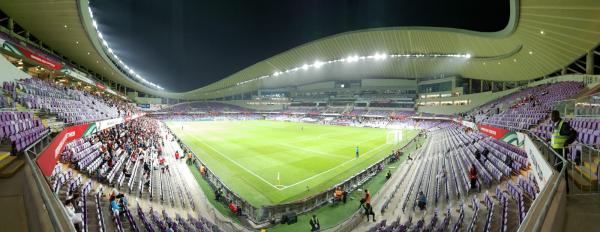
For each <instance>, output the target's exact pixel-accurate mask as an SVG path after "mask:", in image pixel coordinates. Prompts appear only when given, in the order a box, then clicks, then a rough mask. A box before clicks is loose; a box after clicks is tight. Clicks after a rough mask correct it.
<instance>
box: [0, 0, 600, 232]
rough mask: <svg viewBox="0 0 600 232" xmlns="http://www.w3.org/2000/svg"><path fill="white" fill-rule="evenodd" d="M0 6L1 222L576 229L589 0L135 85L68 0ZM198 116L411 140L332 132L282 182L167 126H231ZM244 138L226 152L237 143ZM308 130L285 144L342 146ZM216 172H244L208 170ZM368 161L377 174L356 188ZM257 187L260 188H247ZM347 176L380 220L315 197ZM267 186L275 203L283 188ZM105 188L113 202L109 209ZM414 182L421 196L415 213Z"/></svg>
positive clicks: (586, 161) (593, 138)
mask: <svg viewBox="0 0 600 232" xmlns="http://www.w3.org/2000/svg"><path fill="white" fill-rule="evenodd" d="M0 9H1V11H2V12H1V13H2V15H0V16H1V19H0V43H1V45H2V48H1V49H0V52H1V53H2V57H0V70H1V73H0V79H1V80H2V81H3V96H2V98H1V100H0V105H2V108H3V112H0V119H2V124H0V127H1V130H0V137H2V138H3V139H4V140H5V142H4V143H3V145H5V146H2V148H3V150H1V152H3V153H2V154H0V155H2V161H1V164H2V166H1V167H0V177H1V178H2V180H3V185H5V186H7V188H6V189H10V191H9V190H7V192H6V193H4V196H6V197H7V199H13V200H15V201H14V202H12V203H11V202H6V206H7V207H13V208H14V207H20V208H19V209H22V210H19V213H17V214H15V215H12V217H7V218H15V222H13V223H8V226H9V227H10V229H11V230H14V231H23V230H39V231H42V230H44V231H45V230H50V231H52V230H54V231H73V230H79V231H82V230H85V231H87V230H94V231H95V230H98V231H106V230H117V231H124V230H132V231H139V230H142V228H143V229H145V230H148V231H153V230H154V229H159V230H166V229H167V227H168V228H177V227H179V228H180V230H185V231H195V230H198V231H223V230H224V231H249V230H258V229H261V228H265V227H267V228H268V229H269V230H271V229H272V230H274V231H277V230H281V231H286V230H296V228H307V226H306V225H305V226H304V227H291V226H292V225H276V224H280V222H281V221H288V222H289V223H290V224H291V223H292V220H291V219H292V218H296V215H298V218H299V220H300V222H302V223H305V224H307V221H308V218H309V214H311V213H315V212H319V213H321V214H320V216H321V217H324V218H327V219H331V220H332V221H333V222H325V223H323V224H324V225H326V227H325V229H328V230H331V231H351V230H355V231H367V230H369V231H388V230H408V229H411V228H412V229H414V230H428V231H430V230H434V229H435V230H437V231H445V230H452V231H459V230H467V231H473V230H485V231H489V230H496V229H498V230H500V231H541V230H543V231H562V230H578V229H591V228H592V227H591V226H593V223H594V222H593V220H587V221H586V222H583V221H585V219H586V218H590V217H591V216H590V215H594V214H593V213H591V214H585V213H582V212H578V210H579V209H581V208H582V207H584V206H583V205H582V204H581V203H580V202H582V201H585V202H592V203H594V204H595V202H597V197H598V191H599V186H600V182H598V180H599V179H600V178H599V176H600V175H599V172H598V168H600V163H599V161H600V151H599V150H598V144H599V143H600V135H599V134H598V131H600V124H599V121H598V116H599V115H600V110H599V109H600V107H599V94H598V90H599V87H598V83H600V76H598V75H596V74H597V73H598V72H599V71H600V65H599V64H598V63H599V61H598V59H600V58H599V56H600V52H599V48H598V44H599V41H600V40H599V39H598V35H599V34H600V2H595V1H589V0H571V1H552V2H548V1H541V0H521V1H518V0H511V1H510V19H509V21H508V23H507V25H506V27H505V28H504V29H503V30H501V31H498V32H490V33H483V32H474V31H466V30H459V29H452V28H433V27H397V28H374V29H368V30H360V31H352V32H346V33H341V34H337V35H333V36H329V37H326V38H322V39H319V40H316V41H313V42H309V43H306V44H303V45H301V46H298V47H295V48H291V49H290V50H288V51H285V52H283V53H281V54H278V55H275V56H273V57H270V58H268V59H266V60H263V61H260V62H258V63H256V64H254V65H251V66H249V67H247V68H245V69H243V70H240V71H238V72H236V73H233V74H231V75H229V76H227V77H223V79H221V80H220V81H217V82H215V83H212V84H209V85H207V86H202V87H200V88H198V89H195V90H192V91H189V92H181V93H176V92H169V91H167V90H164V89H163V88H162V87H160V86H158V85H156V84H154V83H151V82H149V81H147V80H146V79H144V77H142V76H140V75H139V74H137V73H136V71H135V70H133V69H132V68H130V67H128V66H127V64H126V63H124V62H123V61H122V60H121V59H120V58H119V57H118V56H117V55H115V54H114V51H113V48H112V47H111V46H110V44H109V43H108V42H107V41H105V40H104V38H103V35H102V33H101V28H100V27H99V26H98V25H97V23H96V21H95V19H94V12H93V10H92V8H90V7H89V2H88V1H87V0H80V1H69V0H65V1H51V2H45V1H35V0H22V1H2V2H0ZM553 110H557V111H559V113H560V114H561V115H562V116H563V117H564V118H565V119H566V120H567V121H568V122H569V124H570V127H572V128H573V130H574V131H576V134H575V135H573V136H574V140H575V142H573V143H570V144H567V145H568V146H566V147H563V146H557V145H555V144H553V143H552V142H551V140H552V139H556V137H559V136H561V133H562V132H557V131H556V129H555V128H556V127H557V126H556V125H555V124H556V123H555V122H553V121H552V119H551V118H550V117H549V115H548V114H549V113H550V112H551V111H553ZM164 121H167V122H169V123H166V124H165V123H163V122H164ZM190 121H193V122H190ZM199 121H209V122H215V121H235V122H238V121H239V122H240V123H245V124H243V125H244V126H245V127H247V128H246V129H247V130H248V131H250V132H248V133H250V134H251V131H253V130H255V129H256V128H255V127H251V126H248V125H250V124H249V123H247V122H248V121H260V122H262V121H275V122H282V121H283V122H284V123H286V124H285V125H286V128H289V125H293V126H294V127H295V128H297V126H295V125H305V124H302V123H308V124H306V125H311V126H313V125H317V126H318V128H319V129H315V130H323V131H328V132H329V133H331V134H332V136H331V137H336V136H339V137H343V136H344V135H345V134H348V133H353V132H350V130H348V131H343V132H338V131H336V130H334V129H327V128H329V127H327V126H331V127H332V128H335V126H345V127H360V129H365V128H363V127H369V128H378V129H381V130H388V131H386V132H381V131H377V132H373V133H374V134H386V133H387V136H388V137H389V136H390V134H391V133H395V134H394V135H395V136H396V137H398V133H401V132H399V131H402V130H406V131H410V132H411V133H412V132H413V131H415V134H414V135H413V134H411V133H408V134H410V135H411V136H408V138H405V139H404V140H405V141H403V142H402V144H401V145H400V143H401V142H400V140H402V139H396V140H395V141H396V142H389V141H390V139H389V138H388V139H382V141H386V142H385V143H383V144H381V145H379V144H378V145H364V146H363V147H368V146H372V147H369V151H366V152H365V153H368V152H373V151H375V150H377V149H382V150H384V149H388V150H386V151H385V152H381V153H379V152H374V153H372V155H374V156H375V153H377V154H376V155H378V156H375V158H373V159H372V160H369V161H368V162H366V161H365V162H361V163H359V162H356V159H359V153H360V152H359V146H358V145H355V144H349V143H348V144H343V146H342V147H350V149H354V147H355V149H356V158H353V157H350V158H348V157H346V158H344V159H347V160H344V161H343V162H342V163H341V164H338V163H336V162H338V161H339V160H335V161H336V162H331V163H332V164H331V165H330V166H327V165H324V166H323V169H322V170H321V169H315V170H308V171H306V170H303V171H306V172H307V173H309V174H310V175H312V176H307V177H306V178H300V179H297V180H296V179H293V178H292V179H291V180H290V182H289V183H285V182H284V183H283V184H282V179H283V178H281V175H280V174H281V171H280V170H281V169H274V170H265V171H262V170H260V169H261V168H264V167H263V166H258V167H259V169H254V168H253V166H252V165H246V164H240V163H239V162H238V161H237V160H238V159H243V157H234V156H229V155H228V154H223V153H228V152H230V153H233V152H235V151H236V150H231V151H229V150H228V148H225V147H218V146H219V143H225V142H227V141H225V140H222V141H221V140H219V141H216V142H214V141H213V142H211V141H210V138H208V137H205V138H202V139H199V137H197V136H196V135H194V134H190V132H187V131H186V129H185V128H184V127H187V126H189V127H195V126H204V127H203V129H205V130H210V129H213V130H215V131H218V130H223V128H225V127H231V126H232V125H233V126H236V125H237V126H240V125H242V124H235V123H234V124H227V123H224V124H223V125H224V126H223V127H209V126H206V124H202V122H199ZM193 123H198V124H193ZM293 123H300V124H293ZM259 124H261V123H259ZM191 125H193V126H191ZM214 125H217V123H213V126H214ZM261 125H266V124H261ZM279 125H283V124H278V123H275V124H270V126H271V127H277V126H279ZM560 125H562V124H560ZM258 127H261V126H258ZM300 128H301V129H300V131H301V132H302V131H304V130H305V127H304V126H300ZM263 129H264V128H263ZM306 129H307V130H311V129H312V128H311V127H309V126H307V127H306ZM338 129H339V128H338ZM353 129H354V128H353ZM201 131H202V130H200V132H196V133H201ZM558 131H560V129H558ZM313 132H314V131H313ZM417 132H418V133H417ZM215 133H216V132H215ZM296 133H297V132H296ZM307 133H308V132H307ZM315 133H316V135H314V136H318V134H319V133H321V131H317V132H315ZM336 133H339V134H336ZM357 133H364V130H363V131H361V132H357ZM557 133H558V134H557ZM261 134H268V133H266V132H265V133H261ZM408 134H407V135H408ZM277 135H279V136H284V134H277ZM225 136H226V135H223V139H228V140H233V141H235V142H240V143H241V141H242V139H243V138H242V139H240V138H235V137H232V138H229V137H225ZM252 136H253V135H249V136H248V137H252ZM261 136H262V135H261ZM286 136H287V135H286ZM314 136H311V137H314ZM357 137H358V136H357ZM265 138H267V139H271V140H275V139H276V138H277V136H274V137H265ZM310 139H314V138H309V140H310ZM322 139H323V140H325V139H328V138H325V137H323V138H322ZM338 139H339V138H338ZM333 140H334V139H332V140H331V141H328V143H336V142H335V141H333ZM363 140H369V139H363ZM165 142H166V145H165ZM235 142H229V145H227V146H229V147H233V146H237V145H236V143H235ZM261 142H264V141H261ZM269 142H272V141H269ZM321 142H323V141H321ZM346 142H348V141H346ZM404 142H405V143H404ZM247 143H248V144H246V145H245V146H246V147H243V148H250V147H252V145H256V144H251V143H253V142H252V140H249V141H247ZM255 143H258V142H255ZM285 143H286V144H287V146H288V149H290V146H291V145H293V143H292V142H289V143H288V142H287V141H286V142H285ZM337 143H344V142H343V141H342V142H340V141H338V142H337ZM351 143H361V142H360V141H357V142H354V141H352V142H351ZM378 143H382V142H378ZM386 143H387V144H388V145H389V144H392V145H390V146H389V147H386V146H384V145H386ZM140 144H143V145H140ZM159 144H160V145H159ZM290 144H291V145H290ZM318 144H319V143H318V141H317V143H315V144H303V143H299V144H298V145H297V147H296V148H295V149H296V150H301V149H305V150H307V149H310V152H305V153H321V155H322V156H335V157H338V158H339V156H343V154H344V152H345V151H344V152H341V153H339V154H338V153H336V152H337V151H335V150H333V149H332V147H333V148H335V146H333V145H331V147H326V148H322V147H317V146H318ZM221 146H224V145H221ZM261 146H268V147H269V149H267V150H261V151H260V152H256V155H254V157H261V156H260V155H261V153H268V152H269V151H275V150H276V149H275V148H276V147H277V146H284V145H277V146H275V145H273V144H271V143H267V144H266V145H261ZM313 146H314V147H313ZM215 147H216V148H215ZM138 148H139V150H138ZM156 148H159V149H156ZM281 148H282V149H281V150H284V151H285V149H283V147H281ZM319 149H320V150H319ZM327 149H332V150H327ZM344 149H346V148H344ZM371 149H373V150H371ZM175 151H177V153H178V155H177V156H179V155H181V157H183V158H181V159H185V158H187V157H188V156H187V155H188V153H189V154H190V157H189V160H188V162H189V164H183V162H181V163H179V162H178V161H177V159H179V158H180V157H175V159H173V160H172V157H171V156H170V155H171V153H175ZM184 151H185V152H184ZM162 152H164V153H166V154H169V155H166V157H167V158H166V159H167V161H165V160H164V159H162V158H161V157H165V156H161V155H160V154H161V153H162ZM180 152H181V154H179V153H180ZM386 152H387V153H386ZM558 152H565V153H564V154H558ZM483 153H485V155H484V154H483ZM157 154H159V155H157ZM402 155H406V156H408V157H410V160H409V158H408V157H406V156H402ZM232 157H233V158H232ZM367 157H368V156H367ZM400 157H402V158H400ZM262 158H264V157H261V159H262ZM144 159H146V160H145V161H144ZM264 159H265V160H262V161H264V163H267V162H266V161H267V160H266V159H268V157H267V158H264ZM364 159H366V158H364ZM148 160H156V162H157V163H156V164H155V163H154V162H149V161H148ZM269 161H271V162H273V163H278V162H282V161H281V160H269ZM165 162H166V163H169V165H165V164H164V163H165ZM353 162H354V163H358V164H356V165H357V166H351V165H347V166H349V167H347V168H346V167H345V166H344V165H345V164H347V163H349V164H352V163H353ZM324 163H327V162H324ZM257 165H260V163H259V164H257ZM285 165H287V166H282V167H288V168H290V169H294V168H299V167H300V166H301V165H298V166H294V165H288V164H285ZM303 165H304V164H303ZM313 165H314V164H313ZM340 167H341V168H340ZM352 168H355V169H356V170H355V169H352ZM165 169H166V171H165ZM234 169H239V170H241V171H240V172H239V173H236V175H235V178H241V179H244V181H245V182H244V181H238V180H236V179H235V178H233V179H232V178H230V177H229V176H226V175H228V174H227V173H234V172H233V171H232V170H234ZM265 169H268V168H265ZM338 169H340V170H342V171H339V173H337V172H338V171H337V170H338ZM383 170H394V172H393V175H392V174H391V173H392V171H389V173H390V175H391V177H389V176H388V177H386V178H385V179H386V180H387V181H388V182H385V181H384V182H383V183H382V184H379V185H377V184H373V183H374V182H376V181H378V180H380V179H383V178H384V177H383V176H384V174H385V172H384V171H383ZM472 170H477V171H475V172H476V174H474V175H473V174H472V172H473V171H472ZM270 171H272V173H271V172H270ZM313 172H314V173H313ZM274 173H276V175H275V174H274ZM297 173H298V175H299V176H301V175H302V174H303V172H297ZM330 174H331V177H327V178H322V181H323V183H321V182H318V181H321V178H317V177H321V175H322V176H328V175H330ZM333 174H336V175H339V176H341V177H339V178H338V179H336V177H333V176H334V175H333ZM284 175H285V173H284ZM232 176H233V174H232ZM249 176H253V177H249ZM252 178H254V179H252ZM284 178H289V177H288V176H285V177H284ZM388 179H389V180H388ZM283 180H284V181H287V180H286V179H283ZM236 181H238V182H236ZM259 182H262V184H263V185H264V186H267V187H265V188H272V189H263V188H262V187H260V188H259V187H256V186H259V184H256V186H252V185H253V183H259ZM305 183H311V184H313V183H315V184H313V185H312V187H311V185H310V184H306V186H304V184H305ZM234 184H246V185H249V187H248V188H247V189H250V188H251V187H255V188H259V190H254V191H258V193H259V194H256V195H260V193H261V191H274V192H275V193H273V194H272V195H269V194H264V195H263V196H264V197H265V198H270V199H268V200H271V201H270V202H269V201H266V200H265V201H261V200H256V199H254V198H253V197H255V196H253V195H252V193H251V191H250V190H248V191H249V192H250V194H248V193H244V191H245V190H242V191H240V190H239V189H236V187H232V185H234ZM294 186H298V187H297V188H298V189H294V188H293V187H294ZM366 186H369V187H371V188H372V189H376V190H377V191H373V194H374V196H373V208H375V209H376V211H377V214H378V217H380V218H381V219H383V220H382V221H381V222H378V223H377V224H375V223H370V224H369V223H364V218H363V217H362V214H361V212H360V211H356V212H355V211H347V210H345V211H344V212H343V213H340V212H341V211H342V210H343V209H344V208H343V207H344V205H342V206H336V205H335V204H336V202H337V195H336V194H337V191H338V188H343V189H344V191H345V192H346V193H347V194H350V196H351V198H352V197H356V198H360V197H363V196H362V192H361V191H362V190H363V189H362V188H366ZM12 187H14V188H12ZM286 189H289V190H290V192H288V193H286V194H289V195H292V197H290V196H288V195H285V196H284V195H283V193H282V192H284V191H285V190H286ZM474 189H477V190H478V191H480V192H473V190H474ZM482 189H483V191H482ZM291 190H294V191H291ZM118 192H120V193H125V195H129V196H131V197H130V198H131V199H130V200H129V203H128V204H127V201H126V200H125V203H124V200H123V197H122V196H123V195H121V194H117V193H118ZM298 192H300V193H298ZM423 192H424V193H423ZM113 193H114V195H113ZM278 194H279V195H278ZM421 195H423V196H424V197H426V198H427V199H428V201H427V202H428V203H427V204H428V205H429V206H432V207H430V208H429V209H426V210H419V209H418V207H421V206H420V201H421V200H420V199H421ZM10 196H17V197H14V198H10ZM107 196H108V197H107ZM332 196H333V198H332ZM134 197H135V198H136V200H135V202H134V200H133V198H134ZM117 198H118V200H117ZM209 198H211V199H209ZM212 198H216V201H213V200H212ZM220 198H222V199H226V200H222V199H221V200H220ZM73 199H75V200H73ZM344 199H345V196H344ZM370 199H371V198H369V201H370ZM9 201H10V200H9ZM113 201H114V202H115V206H113V205H112V203H113ZM117 201H118V202H119V203H118V204H119V205H117V203H116V202H117ZM365 201H367V200H366V199H365ZM15 202H16V203H15ZM19 202H22V203H23V204H22V205H21V206H18V204H19ZM264 202H268V203H264ZM354 202H355V201H354ZM369 203H370V202H369ZM15 204H16V205H17V206H16V205H15ZM232 204H233V206H232ZM330 204H331V205H333V206H331V207H330V208H328V207H329V205H330ZM344 204H345V200H344ZM23 205H24V206H23ZM361 206H362V204H361ZM226 207H228V208H226ZM73 208H75V209H73ZM159 209H160V210H162V211H160V213H159ZM228 210H230V211H231V212H229V211H228ZM336 210H337V211H336ZM238 212H239V213H238ZM186 214H187V215H186ZM331 215H335V216H331ZM339 215H342V216H339ZM32 216H33V217H32ZM332 218H335V220H333V219H332ZM325 221H327V220H325ZM386 221H387V224H386ZM286 226H290V227H286Z"/></svg>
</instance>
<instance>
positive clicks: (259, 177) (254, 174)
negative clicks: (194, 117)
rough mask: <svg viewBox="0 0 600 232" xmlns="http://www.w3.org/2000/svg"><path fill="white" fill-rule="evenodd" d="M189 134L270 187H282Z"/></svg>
mask: <svg viewBox="0 0 600 232" xmlns="http://www.w3.org/2000/svg"><path fill="white" fill-rule="evenodd" d="M191 136H192V137H193V138H194V139H195V140H197V141H198V142H200V143H202V144H204V145H205V146H207V147H208V148H210V149H212V150H213V151H215V152H217V153H218V154H219V155H221V156H222V157H223V158H225V159H227V160H229V161H230V162H232V163H234V164H235V165H237V166H238V167H240V168H242V169H244V170H245V171H246V172H248V173H250V174H252V175H253V176H255V177H257V178H258V179H260V180H262V181H263V182H265V183H267V184H269V185H270V186H271V187H273V188H274V189H277V190H281V189H282V188H279V187H277V186H275V185H273V184H271V182H269V181H267V180H265V179H264V178H262V177H261V176H259V175H258V174H256V173H254V172H253V171H251V170H249V169H247V168H246V167H244V166H243V165H241V164H239V163H238V162H236V161H235V160H233V159H231V158H229V157H227V156H226V155H225V154H223V153H221V152H220V151H218V150H217V149H215V148H213V147H211V146H210V145H208V144H206V143H204V142H202V140H200V139H198V138H197V137H196V136H194V135H191Z"/></svg>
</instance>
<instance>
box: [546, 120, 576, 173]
mask: <svg viewBox="0 0 600 232" xmlns="http://www.w3.org/2000/svg"><path fill="white" fill-rule="evenodd" d="M551 119H552V122H553V123H554V130H553V131H552V137H551V139H550V145H551V146H552V149H554V151H556V153H558V154H559V155H561V156H563V158H566V157H564V156H565V155H566V154H569V144H571V143H573V142H574V141H575V139H576V138H577V131H575V130H574V129H573V128H572V127H571V125H569V123H568V122H565V121H564V120H562V118H560V113H559V112H558V111H556V110H554V111H552V114H551ZM575 160H576V162H577V161H578V160H579V157H577V158H576V159H575ZM556 168H557V170H560V169H562V164H559V165H557V167H556Z"/></svg>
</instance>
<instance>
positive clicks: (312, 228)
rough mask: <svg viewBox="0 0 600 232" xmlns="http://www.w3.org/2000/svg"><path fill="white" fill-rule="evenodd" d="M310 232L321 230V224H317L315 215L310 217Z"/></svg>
mask: <svg viewBox="0 0 600 232" xmlns="http://www.w3.org/2000/svg"><path fill="white" fill-rule="evenodd" d="M309 224H310V231H319V230H321V223H319V219H318V218H317V215H314V214H313V215H312V218H311V219H310V222H309Z"/></svg>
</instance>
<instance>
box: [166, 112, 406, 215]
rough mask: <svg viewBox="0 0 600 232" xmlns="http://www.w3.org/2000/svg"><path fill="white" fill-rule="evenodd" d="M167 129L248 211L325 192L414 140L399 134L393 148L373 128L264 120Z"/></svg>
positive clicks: (384, 134)
mask: <svg viewBox="0 0 600 232" xmlns="http://www.w3.org/2000/svg"><path fill="white" fill-rule="evenodd" d="M167 125H168V126H169V127H170V128H171V130H172V131H173V132H174V133H175V134H176V135H177V136H178V137H179V138H180V139H181V140H182V141H183V142H184V143H185V144H187V145H188V146H189V147H190V148H191V149H192V150H193V151H194V153H196V155H198V156H199V157H200V159H201V160H203V161H204V162H205V163H206V165H207V167H208V168H210V169H211V170H212V171H213V172H214V173H216V175H217V176H219V178H220V179H221V180H222V181H223V182H224V183H225V185H227V186H228V187H229V188H230V189H232V190H233V191H234V192H236V193H237V194H239V195H240V196H241V197H242V198H244V199H246V200H247V201H248V202H250V204H252V205H254V206H261V205H271V204H278V203H285V202H291V201H294V200H299V199H302V198H305V197H307V196H310V195H313V194H316V193H319V192H321V191H323V190H326V189H328V188H331V187H333V186H335V185H336V184H338V183H340V182H342V181H343V180H345V179H347V178H348V177H350V176H352V175H353V174H356V173H358V172H359V171H361V170H363V169H365V168H367V167H368V166H370V165H371V164H373V163H375V162H377V161H378V160H380V159H382V158H383V157H385V156H386V155H388V154H389V152H390V151H391V150H392V149H393V148H395V147H398V146H402V145H404V144H406V143H407V142H408V141H409V140H410V139H411V138H413V137H414V136H415V135H416V134H417V132H416V131H415V130H404V131H403V140H402V141H401V142H400V143H399V144H388V143H387V134H388V131H387V130H385V129H375V128H357V127H346V126H328V125H318V124H308V123H294V122H279V121H266V120H257V121H211V122H167ZM182 127H183V129H182ZM356 146H358V147H359V150H360V157H359V158H358V159H356V157H355V156H356V154H355V148H356ZM278 177H279V178H278Z"/></svg>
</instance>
